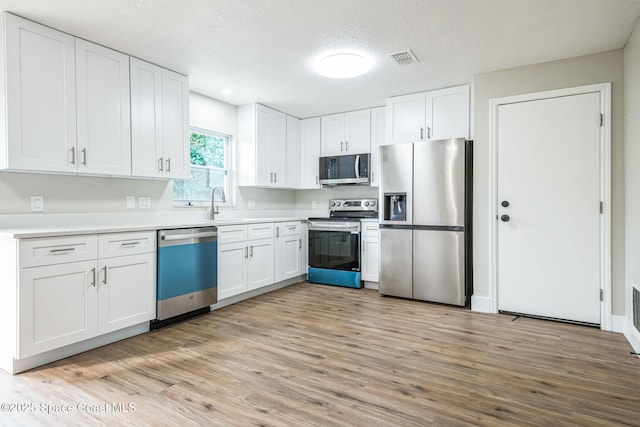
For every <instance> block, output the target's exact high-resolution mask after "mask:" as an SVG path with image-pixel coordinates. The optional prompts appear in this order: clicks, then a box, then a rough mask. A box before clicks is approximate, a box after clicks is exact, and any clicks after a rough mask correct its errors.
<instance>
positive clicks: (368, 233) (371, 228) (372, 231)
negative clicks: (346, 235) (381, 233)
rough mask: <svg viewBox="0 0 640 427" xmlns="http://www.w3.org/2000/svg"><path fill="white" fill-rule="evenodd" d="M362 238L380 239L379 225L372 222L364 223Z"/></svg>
mask: <svg viewBox="0 0 640 427" xmlns="http://www.w3.org/2000/svg"><path fill="white" fill-rule="evenodd" d="M362 237H375V238H378V223H377V222H372V221H362Z"/></svg>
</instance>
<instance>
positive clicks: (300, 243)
mask: <svg viewBox="0 0 640 427" xmlns="http://www.w3.org/2000/svg"><path fill="white" fill-rule="evenodd" d="M298 249H302V239H298Z"/></svg>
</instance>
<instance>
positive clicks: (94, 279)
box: [91, 267, 96, 287]
mask: <svg viewBox="0 0 640 427" xmlns="http://www.w3.org/2000/svg"><path fill="white" fill-rule="evenodd" d="M91 275H92V277H93V280H92V281H91V286H93V287H95V286H96V268H95V267H93V268H92V269H91Z"/></svg>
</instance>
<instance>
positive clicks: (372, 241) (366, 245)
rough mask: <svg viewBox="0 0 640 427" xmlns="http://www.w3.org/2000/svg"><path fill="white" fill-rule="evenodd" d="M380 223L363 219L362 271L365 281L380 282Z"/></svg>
mask: <svg viewBox="0 0 640 427" xmlns="http://www.w3.org/2000/svg"><path fill="white" fill-rule="evenodd" d="M379 242H380V240H379V238H378V223H377V222H372V221H362V246H361V248H362V249H361V253H360V256H361V258H360V259H361V260H362V262H361V271H362V280H363V281H365V282H378V268H379V267H378V266H379V261H380V258H379V257H380V251H379V248H380V246H379Z"/></svg>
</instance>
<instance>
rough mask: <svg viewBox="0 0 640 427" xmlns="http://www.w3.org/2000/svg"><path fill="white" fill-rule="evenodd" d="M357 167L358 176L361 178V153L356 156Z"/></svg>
mask: <svg viewBox="0 0 640 427" xmlns="http://www.w3.org/2000/svg"><path fill="white" fill-rule="evenodd" d="M355 168H356V178H360V155H359V154H358V155H357V156H356V162H355Z"/></svg>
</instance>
